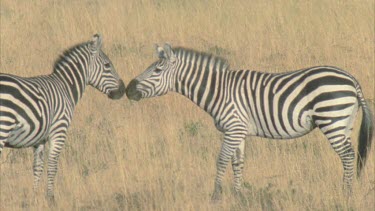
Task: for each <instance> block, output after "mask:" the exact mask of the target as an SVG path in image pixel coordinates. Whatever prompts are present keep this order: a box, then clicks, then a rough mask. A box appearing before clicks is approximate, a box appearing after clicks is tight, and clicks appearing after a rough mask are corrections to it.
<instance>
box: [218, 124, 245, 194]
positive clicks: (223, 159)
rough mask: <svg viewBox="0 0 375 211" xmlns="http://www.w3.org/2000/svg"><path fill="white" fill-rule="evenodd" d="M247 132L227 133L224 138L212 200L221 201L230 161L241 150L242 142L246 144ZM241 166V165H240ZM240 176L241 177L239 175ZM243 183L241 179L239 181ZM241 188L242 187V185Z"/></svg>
mask: <svg viewBox="0 0 375 211" xmlns="http://www.w3.org/2000/svg"><path fill="white" fill-rule="evenodd" d="M245 134H246V132H244V133H242V132H241V131H231V132H226V133H225V136H224V142H223V144H222V146H221V150H220V153H219V157H218V159H217V163H216V168H217V170H216V179H215V189H214V193H213V194H212V198H211V200H213V201H218V200H220V199H221V194H222V186H221V183H222V180H223V176H224V174H225V169H226V167H227V165H228V162H229V160H231V159H232V157H233V156H234V152H235V151H236V150H237V149H239V146H240V144H241V142H244V139H245ZM239 166H240V165H239ZM239 176H240V175H239ZM239 181H241V179H240V180H239ZM240 187H241V185H240Z"/></svg>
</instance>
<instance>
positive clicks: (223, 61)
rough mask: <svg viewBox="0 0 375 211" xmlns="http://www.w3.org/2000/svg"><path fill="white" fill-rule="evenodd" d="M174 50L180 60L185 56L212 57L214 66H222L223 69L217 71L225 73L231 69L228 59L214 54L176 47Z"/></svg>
mask: <svg viewBox="0 0 375 211" xmlns="http://www.w3.org/2000/svg"><path fill="white" fill-rule="evenodd" d="M172 50H173V52H174V53H175V55H176V56H177V57H178V58H181V57H182V56H183V55H186V54H190V55H194V56H195V57H212V58H213V59H214V62H213V63H214V64H221V65H222V68H220V69H219V68H215V70H220V71H225V70H228V69H229V63H228V60H227V59H225V58H223V57H220V56H216V55H214V54H212V53H206V52H201V51H197V50H193V49H190V48H183V47H175V48H173V49H172Z"/></svg>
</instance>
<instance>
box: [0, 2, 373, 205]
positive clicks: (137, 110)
mask: <svg viewBox="0 0 375 211" xmlns="http://www.w3.org/2000/svg"><path fill="white" fill-rule="evenodd" d="M0 17H1V24H0V27H1V31H0V38H1V40H0V42H1V45H0V50H1V51H0V53H1V58H0V62H1V63H0V72H5V73H12V74H17V75H23V76H34V75H40V74H47V73H50V72H51V71H52V70H51V68H52V64H53V62H54V59H55V58H57V55H58V54H59V53H61V52H62V50H63V49H65V48H67V47H69V46H71V45H73V44H76V43H79V42H82V41H86V40H88V39H90V38H91V36H92V34H94V33H97V32H99V33H101V34H103V37H104V50H105V52H107V54H108V55H109V57H110V58H111V59H112V61H113V63H114V64H115V66H116V68H117V70H118V72H119V74H120V75H121V76H122V77H123V79H124V81H125V82H129V81H130V80H131V78H133V77H134V76H136V75H138V74H139V73H140V72H142V71H143V70H144V69H145V68H146V67H147V66H148V65H149V64H150V63H151V62H152V61H153V60H155V56H154V49H153V44H154V43H163V42H166V41H167V42H170V43H172V44H174V45H180V46H186V47H190V48H194V49H198V50H202V51H209V52H212V53H215V54H217V55H221V56H223V57H226V58H227V59H228V60H229V61H230V63H231V66H232V67H233V68H250V69H257V70H264V71H270V72H278V71H286V70H294V69H299V68H302V67H308V66H314V65H323V64H327V65H334V66H338V67H341V68H343V69H345V70H347V71H349V72H350V73H352V74H353V75H354V76H355V77H356V78H357V79H358V80H359V82H360V84H361V85H362V87H363V91H364V94H365V97H366V98H367V99H370V100H372V103H374V69H375V67H374V63H375V59H374V2H373V1H347V2H346V1H335V0H332V1H322V0H321V1H306V2H305V1H299V0H294V1H269V0H267V1H263V0H254V1H247V0H243V1H224V0H221V1H189V0H178V1H173V0H159V1H151V0H148V1H146V0H145V1H137V0H134V1H130V0H129V1H120V0H116V1H99V0H90V1H89V0H84V1H73V0H70V1H47V0H43V1H21V0H19V1H12V0H1V6H0ZM86 92H87V93H86V94H85V96H84V97H83V99H82V101H81V102H80V103H79V104H78V106H77V108H76V112H75V118H74V119H73V124H72V126H71V127H70V130H69V134H68V140H67V145H66V148H65V150H64V151H63V153H62V156H61V162H60V165H59V172H58V175H57V178H56V181H57V182H56V191H55V193H56V198H57V201H58V203H59V204H58V206H59V208H60V209H61V210H216V209H222V210H241V209H244V210H249V209H250V210H260V209H263V210H316V209H318V210H374V208H375V199H374V198H375V172H374V168H375V164H374V161H375V158H374V150H372V152H371V153H370V156H369V160H368V163H367V166H366V169H365V172H364V174H363V177H362V178H361V179H360V180H355V183H354V195H353V197H352V199H351V200H350V201H349V202H347V201H346V200H345V198H344V197H343V195H342V191H341V176H342V166H341V163H340V161H339V158H338V156H337V155H336V154H335V153H334V151H333V150H332V149H331V148H330V146H329V144H328V143H327V141H326V139H325V138H324V137H323V135H322V134H321V133H320V132H318V131H314V132H313V133H311V134H309V135H307V136H305V137H302V138H299V139H296V140H291V141H275V140H267V139H261V138H255V137H254V138H251V139H250V138H249V139H248V141H247V148H246V152H245V153H246V159H245V172H244V180H245V195H246V200H242V201H237V200H235V199H234V197H233V196H232V194H231V187H232V181H231V178H232V172H231V169H230V167H228V171H227V176H226V179H225V183H224V196H223V201H222V202H221V203H219V204H217V205H212V204H210V203H209V198H210V194H211V191H212V190H213V182H214V176H215V160H216V156H217V154H218V150H219V147H220V143H221V142H220V138H222V136H221V134H220V133H219V132H218V131H216V129H215V127H214V125H213V124H212V120H211V118H210V117H209V116H208V115H207V114H205V113H204V112H203V111H201V110H200V109H199V108H198V107H196V106H195V105H193V104H192V103H190V102H189V100H187V99H185V98H183V97H181V96H178V95H177V94H169V95H167V96H164V97H161V98H154V99H149V100H144V101H141V102H139V103H133V102H129V101H128V100H127V99H126V98H124V99H122V100H120V101H110V100H108V99H107V98H106V97H105V96H104V95H102V94H101V93H99V92H98V91H96V90H94V89H93V88H89V89H87V91H86ZM359 117H360V116H359ZM359 123H360V121H358V120H357V122H356V125H357V126H356V127H355V131H354V133H353V142H354V145H355V146H356V145H357V134H358V126H359ZM31 151H32V150H31V149H23V150H11V149H7V148H6V149H5V150H4V151H3V152H4V153H3V156H2V158H1V159H0V209H1V210H20V209H26V210H42V209H46V208H48V206H47V203H46V202H45V200H44V197H43V196H44V194H45V182H46V180H45V175H44V180H43V181H42V184H43V185H42V187H41V189H40V191H39V193H37V196H36V198H37V199H38V203H37V202H35V201H34V200H33V193H32V170H31V166H32V153H31Z"/></svg>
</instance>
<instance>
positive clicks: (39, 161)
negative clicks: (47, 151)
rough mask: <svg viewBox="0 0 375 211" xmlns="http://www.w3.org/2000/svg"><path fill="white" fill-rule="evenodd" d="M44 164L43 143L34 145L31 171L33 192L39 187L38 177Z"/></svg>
mask: <svg viewBox="0 0 375 211" xmlns="http://www.w3.org/2000/svg"><path fill="white" fill-rule="evenodd" d="M43 164H44V144H40V145H38V146H36V147H34V162H33V172H34V188H33V189H34V192H36V190H37V188H38V187H39V181H40V177H41V175H42V173H43Z"/></svg>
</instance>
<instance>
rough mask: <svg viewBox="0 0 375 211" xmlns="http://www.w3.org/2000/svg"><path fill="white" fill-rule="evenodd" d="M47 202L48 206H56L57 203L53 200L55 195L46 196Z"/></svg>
mask: <svg viewBox="0 0 375 211" xmlns="http://www.w3.org/2000/svg"><path fill="white" fill-rule="evenodd" d="M47 202H48V206H49V207H56V205H57V203H56V200H55V196H53V195H52V196H47Z"/></svg>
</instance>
